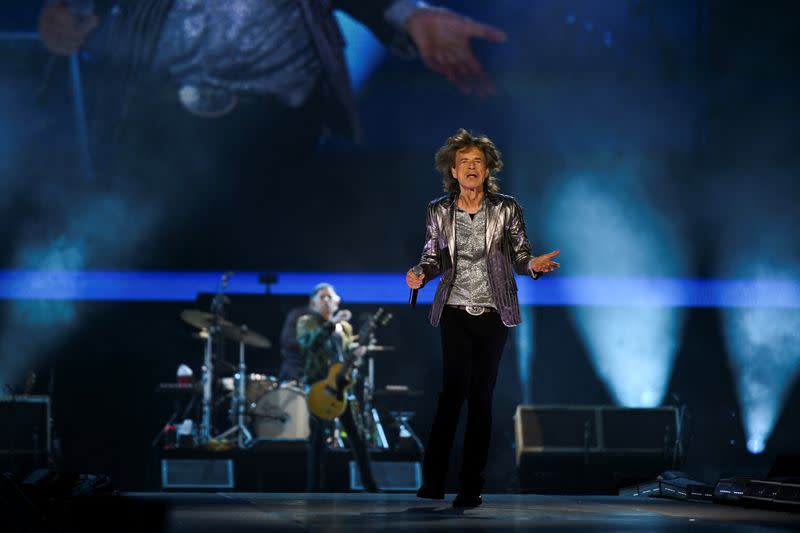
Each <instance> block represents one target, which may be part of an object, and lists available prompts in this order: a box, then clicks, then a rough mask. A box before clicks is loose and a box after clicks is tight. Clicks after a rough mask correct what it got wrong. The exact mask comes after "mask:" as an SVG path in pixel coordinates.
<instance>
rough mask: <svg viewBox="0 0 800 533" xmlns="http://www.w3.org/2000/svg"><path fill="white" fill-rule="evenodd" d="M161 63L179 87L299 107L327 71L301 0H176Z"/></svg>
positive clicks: (160, 47)
mask: <svg viewBox="0 0 800 533" xmlns="http://www.w3.org/2000/svg"><path fill="white" fill-rule="evenodd" d="M154 66H155V68H156V70H157V71H162V72H164V71H166V72H168V73H169V75H170V77H171V78H172V79H173V80H175V82H176V83H178V84H192V85H201V86H202V85H207V86H211V87H215V88H220V89H225V90H229V91H233V92H242V93H249V94H271V95H275V96H277V97H278V98H280V99H281V101H283V102H284V103H285V104H287V105H289V106H292V107H297V106H300V105H302V104H303V102H305V100H306V98H307V97H308V95H309V94H310V93H311V91H312V90H313V88H314V86H315V84H316V83H317V80H318V79H319V77H320V75H321V72H322V65H321V63H320V60H319V57H318V56H317V54H316V51H315V49H314V45H313V42H312V40H311V35H310V34H309V32H308V29H307V27H306V23H305V21H304V19H303V12H302V9H301V6H300V4H299V3H298V2H297V1H296V0H270V1H265V0H175V3H174V5H173V7H172V9H171V11H170V13H169V14H168V15H167V19H166V21H165V23H164V29H163V32H162V34H161V39H160V41H159V44H158V47H157V49H156V57H155V65H154Z"/></svg>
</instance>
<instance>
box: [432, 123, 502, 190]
mask: <svg viewBox="0 0 800 533" xmlns="http://www.w3.org/2000/svg"><path fill="white" fill-rule="evenodd" d="M471 146H475V147H477V148H480V149H481V150H482V151H483V156H484V157H485V158H486V167H487V168H488V169H489V176H488V177H487V178H486V181H484V182H483V188H484V189H483V190H484V191H486V192H497V191H499V190H500V187H499V186H498V185H497V182H498V178H497V174H498V173H499V172H500V169H501V168H503V159H502V157H501V154H500V150H498V149H497V147H496V146H495V145H494V143H493V142H492V140H491V139H490V138H489V137H487V136H486V135H475V134H473V133H472V132H470V131H467V130H465V129H464V128H460V129H459V130H458V131H457V132H456V133H455V134H454V135H451V136H450V137H448V138H447V140H446V141H445V143H444V144H443V145H442V147H441V148H439V150H438V151H437V152H436V158H435V161H436V169H437V170H438V171H439V172H440V173H441V174H442V184H443V185H444V191H445V192H449V193H452V192H458V191H459V185H458V180H456V179H455V178H454V177H453V174H452V173H451V172H450V170H451V169H452V168H454V167H455V164H456V152H458V151H459V150H462V149H464V148H469V147H471Z"/></svg>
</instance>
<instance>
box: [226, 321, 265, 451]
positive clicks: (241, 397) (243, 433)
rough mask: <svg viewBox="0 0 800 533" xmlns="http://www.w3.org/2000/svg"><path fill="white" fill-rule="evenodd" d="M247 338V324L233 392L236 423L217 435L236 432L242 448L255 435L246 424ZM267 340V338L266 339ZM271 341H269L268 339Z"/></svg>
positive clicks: (249, 442)
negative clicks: (245, 354) (245, 353)
mask: <svg viewBox="0 0 800 533" xmlns="http://www.w3.org/2000/svg"><path fill="white" fill-rule="evenodd" d="M246 338H247V325H242V327H241V335H239V372H238V373H237V374H236V376H235V378H236V379H237V387H236V390H235V392H234V394H233V401H234V406H235V410H236V414H237V416H236V424H235V425H234V426H233V427H231V428H229V429H228V430H226V431H224V432H223V433H221V434H220V435H218V436H217V439H225V438H227V437H228V436H230V435H233V434H234V433H236V442H237V444H238V445H239V447H240V448H246V447H248V446H250V445H252V443H253V435H252V434H251V433H250V430H249V429H247V425H245V420H244V417H245V410H246V408H247V403H246V402H247V397H246V386H247V365H246V364H245V356H244V345H245V339H246ZM265 340H266V339H265ZM267 342H269V341H267Z"/></svg>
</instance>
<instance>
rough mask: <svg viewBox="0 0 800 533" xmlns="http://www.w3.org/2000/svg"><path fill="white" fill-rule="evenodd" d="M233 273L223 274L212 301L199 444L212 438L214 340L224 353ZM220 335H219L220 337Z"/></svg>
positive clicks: (204, 366) (204, 370)
mask: <svg viewBox="0 0 800 533" xmlns="http://www.w3.org/2000/svg"><path fill="white" fill-rule="evenodd" d="M231 275H232V273H231V272H226V273H224V274H223V275H222V279H221V280H220V284H219V286H218V287H217V294H216V295H214V299H213V300H212V301H211V313H212V314H213V315H214V318H213V320H212V323H211V326H210V327H209V328H208V337H207V338H206V349H205V354H204V357H203V415H202V422H201V423H200V435H199V438H198V443H199V444H201V445H202V444H206V443H207V442H208V441H209V440H211V432H212V415H213V411H214V350H213V345H214V340H215V339H218V340H219V354H218V355H220V356H221V355H222V337H221V336H220V333H221V328H220V320H221V319H222V318H223V317H222V314H223V312H224V307H225V304H226V303H229V302H230V300H228V297H227V296H225V289H226V288H227V287H228V280H229V279H230V277H231ZM218 336H219V337H218Z"/></svg>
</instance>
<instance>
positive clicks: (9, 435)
mask: <svg viewBox="0 0 800 533" xmlns="http://www.w3.org/2000/svg"><path fill="white" fill-rule="evenodd" d="M50 446H51V439H50V397H49V396H28V395H20V396H0V472H5V471H10V472H12V473H14V474H16V475H17V476H20V477H25V476H27V475H28V474H29V473H30V472H32V471H33V470H35V469H36V468H41V467H45V466H47V461H48V457H49V456H50Z"/></svg>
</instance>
